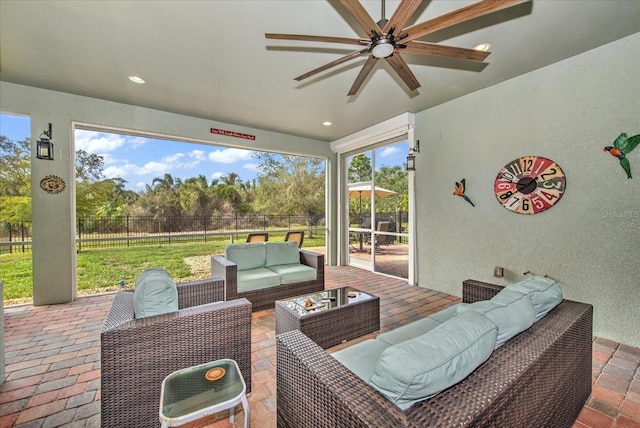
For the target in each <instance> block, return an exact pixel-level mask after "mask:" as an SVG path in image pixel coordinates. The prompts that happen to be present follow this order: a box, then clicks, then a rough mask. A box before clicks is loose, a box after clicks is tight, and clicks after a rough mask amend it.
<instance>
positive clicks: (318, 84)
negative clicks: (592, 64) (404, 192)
mask: <svg viewBox="0 0 640 428" xmlns="http://www.w3.org/2000/svg"><path fill="white" fill-rule="evenodd" d="M471 3H473V1H466V0H432V1H424V2H423V4H422V5H421V6H420V7H419V9H418V11H417V12H416V13H415V14H414V16H413V17H412V19H410V21H409V23H408V25H411V24H415V23H419V22H422V21H425V20H427V19H430V18H433V17H435V16H439V15H441V14H443V13H446V12H449V11H452V10H454V9H458V8H460V7H462V6H465V5H468V4H471ZM362 4H363V5H364V7H365V8H366V9H367V11H368V12H369V14H370V15H371V17H372V18H373V19H374V21H378V20H379V19H380V18H381V2H380V0H363V1H362ZM397 5H398V1H391V0H389V1H387V2H386V11H385V17H386V18H389V17H390V16H391V15H392V13H393V11H394V10H395V8H396V7H397ZM638 31H640V1H638V0H627V1H622V0H602V1H598V0H532V1H526V2H523V3H521V4H518V5H516V6H512V7H510V8H508V9H505V10H502V11H498V12H495V13H493V14H491V15H487V16H485V17H481V18H478V19H475V20H473V21H470V22H467V23H463V24H460V25H457V26H455V27H451V28H449V29H446V30H441V31H439V32H437V33H433V34H431V35H429V36H426V37H424V38H422V39H421V40H423V41H431V42H442V43H444V44H447V45H453V46H460V47H467V48H471V47H473V46H475V45H476V44H478V43H480V42H489V43H491V45H492V49H491V51H492V54H491V55H490V56H489V57H488V58H487V60H486V62H487V64H486V65H484V66H483V65H482V64H478V63H472V62H467V61H462V60H453V59H443V58H436V57H427V56H416V55H409V54H402V56H403V58H404V59H405V60H406V61H407V63H408V64H409V66H410V68H411V70H412V71H413V73H414V74H415V75H416V77H417V79H418V81H419V82H420V83H421V85H422V86H421V87H420V88H419V89H417V90H416V91H413V92H410V91H409V90H408V89H407V88H406V86H405V85H404V83H403V82H402V81H401V80H400V79H399V78H398V77H397V75H396V74H395V73H394V72H393V70H391V69H390V68H389V67H388V66H387V64H386V62H385V61H378V64H377V65H376V67H375V69H374V71H373V72H372V73H371V74H370V76H369V78H368V79H367V80H366V81H365V83H364V84H363V85H362V87H361V88H360V91H359V92H358V94H357V95H355V96H352V97H347V92H348V91H349V88H350V87H351V84H352V83H353V81H354V79H355V78H356V75H357V74H358V72H359V70H360V68H361V67H362V64H363V63H364V61H365V57H361V58H358V59H356V60H352V61H350V62H348V63H345V64H342V65H340V66H337V67H335V68H332V69H330V70H328V71H325V72H324V73H321V74H319V75H316V76H314V77H312V78H309V79H308V80H305V81H303V82H296V81H294V80H293V78H294V77H296V76H298V75H300V74H303V73H305V72H307V71H310V70H311V69H314V68H317V67H319V66H321V65H324V64H326V63H328V62H331V61H333V60H335V59H337V58H339V57H340V56H343V55H346V54H347V53H349V52H352V51H354V50H358V49H359V48H358V47H357V46H356V47H353V46H350V45H339V44H326V43H312V42H297V41H280V40H266V39H265V37H264V34H265V33H293V34H306V35H323V36H340V37H349V38H357V37H363V36H364V35H363V33H362V31H361V30H360V27H359V25H358V24H357V23H356V22H355V20H353V18H351V16H350V15H349V13H348V12H347V11H346V9H345V8H344V7H343V6H342V5H341V4H340V3H339V2H338V1H337V0H328V1H325V0H305V1H302V0H287V1H285V0H256V1H249V0H236V1H231V0H228V1H222V0H217V1H177V0H176V1H121V0H116V1H24V0H17V1H14V0H0V80H3V81H7V82H12V83H17V84H22V85H28V86H34V87H40V88H46V89H52V90H56V91H62V92H69V93H73V94H79V95H85V96H89V97H95V98H100V99H105V100H111V101H117V102H121V103H126V104H133V105H138V106H144V107H149V108H154V109H159V110H165V111H169V112H175V113H180V114H185V115H189V116H195V117H200V118H205V119H211V120H216V121H222V122H228V123H233V124H238V125H246V126H251V127H256V128H261V129H268V130H274V131H279V132H284V133H288V134H293V135H300V136H306V137H311V138H317V139H321V140H326V141H330V140H334V139H337V138H340V137H343V136H345V135H348V134H350V133H353V132H355V131H358V130H360V129H363V128H365V127H367V126H371V125H373V124H375V123H378V122H380V121H382V120H385V119H388V118H390V117H393V116H396V115H398V114H400V113H403V112H407V111H408V112H419V111H421V110H424V109H427V108H429V107H432V106H435V105H438V104H441V103H443V102H446V101H448V100H451V99H454V98H457V97H460V96H462V95H465V94H468V93H470V92H473V91H477V90H479V89H481V88H485V87H487V86H491V85H494V84H496V83H499V82H501V81H504V80H507V79H510V78H513V77H515V76H518V75H522V74H525V73H528V72H530V71H532V70H535V69H538V68H540V67H544V66H546V65H549V64H552V63H554V62H557V61H560V60H562V59H564V58H568V57H571V56H573V55H576V54H579V53H581V52H584V51H587V50H590V49H593V48H596V47H598V46H601V45H603V44H606V43H609V42H612V41H614V40H617V39H619V38H622V37H625V36H627V35H630V34H633V33H636V32H638ZM629 54H630V55H640V53H639V52H630V53H629ZM585 71H586V70H585ZM131 74H136V75H140V76H142V77H144V79H146V81H147V83H146V84H145V85H135V84H133V83H131V82H129V80H128V79H127V76H129V75H131ZM606 77H607V78H615V76H606ZM576 78H579V76H576ZM0 96H1V94H0ZM517 96H518V94H514V97H517ZM523 102H526V100H523ZM323 121H331V122H333V126H331V127H325V126H322V122H323Z"/></svg>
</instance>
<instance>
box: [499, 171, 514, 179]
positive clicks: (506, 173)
mask: <svg viewBox="0 0 640 428" xmlns="http://www.w3.org/2000/svg"><path fill="white" fill-rule="evenodd" d="M502 178H504V179H505V180H508V181H513V180H514V179H515V178H516V176H515V175H513V174H511V173H510V172H509V171H507V170H506V169H503V170H502Z"/></svg>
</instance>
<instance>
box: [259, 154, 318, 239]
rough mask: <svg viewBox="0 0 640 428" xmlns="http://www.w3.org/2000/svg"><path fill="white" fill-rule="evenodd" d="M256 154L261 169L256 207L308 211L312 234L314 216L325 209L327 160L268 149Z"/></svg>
mask: <svg viewBox="0 0 640 428" xmlns="http://www.w3.org/2000/svg"><path fill="white" fill-rule="evenodd" d="M255 157H256V158H257V159H258V161H259V162H260V166H259V169H260V172H261V174H260V176H259V177H258V183H259V186H258V187H257V188H256V192H255V194H256V200H255V203H254V206H255V208H256V209H257V210H259V211H262V212H268V213H273V214H280V215H284V214H290V215H305V216H306V222H307V226H308V228H309V234H311V225H312V224H311V218H312V216H314V215H316V214H319V213H321V212H323V211H324V203H325V195H324V190H325V162H324V160H322V159H317V158H311V157H302V156H292V155H279V154H274V153H264V152H263V153H256V155H255Z"/></svg>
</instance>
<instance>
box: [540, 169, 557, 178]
mask: <svg viewBox="0 0 640 428" xmlns="http://www.w3.org/2000/svg"><path fill="white" fill-rule="evenodd" d="M557 172H558V170H557V169H555V168H549V169H548V170H546V171H545V172H543V173H542V175H540V177H542V180H546V178H545V177H546V176H547V175H550V176H554V175H556V173H557Z"/></svg>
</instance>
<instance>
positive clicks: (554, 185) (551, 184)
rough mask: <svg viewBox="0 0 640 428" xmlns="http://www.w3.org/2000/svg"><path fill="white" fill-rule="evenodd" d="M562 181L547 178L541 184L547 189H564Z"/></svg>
mask: <svg viewBox="0 0 640 428" xmlns="http://www.w3.org/2000/svg"><path fill="white" fill-rule="evenodd" d="M562 184H563V182H562V181H554V180H547V181H543V182H542V184H541V187H544V188H545V189H558V190H561V189H562Z"/></svg>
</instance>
